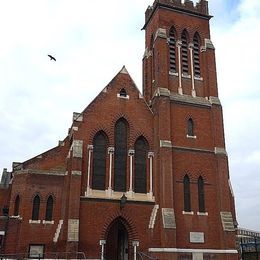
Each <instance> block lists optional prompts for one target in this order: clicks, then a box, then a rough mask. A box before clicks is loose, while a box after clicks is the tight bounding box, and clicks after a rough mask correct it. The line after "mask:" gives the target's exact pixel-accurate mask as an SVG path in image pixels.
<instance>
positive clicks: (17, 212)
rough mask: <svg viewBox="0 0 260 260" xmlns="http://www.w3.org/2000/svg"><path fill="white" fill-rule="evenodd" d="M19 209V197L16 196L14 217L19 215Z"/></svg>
mask: <svg viewBox="0 0 260 260" xmlns="http://www.w3.org/2000/svg"><path fill="white" fill-rule="evenodd" d="M19 207H20V196H19V195H17V196H16V198H15V203H14V216H18V215H19Z"/></svg>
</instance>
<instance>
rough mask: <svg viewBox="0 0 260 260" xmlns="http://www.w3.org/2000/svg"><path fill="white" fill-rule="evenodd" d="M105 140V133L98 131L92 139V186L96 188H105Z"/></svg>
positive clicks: (106, 142)
mask: <svg viewBox="0 0 260 260" xmlns="http://www.w3.org/2000/svg"><path fill="white" fill-rule="evenodd" d="M107 140H108V139H107V136H106V135H105V133H103V132H99V133H97V134H96V136H95V137H94V141H93V177H92V188H93V189H96V190H105V180H106V149H107V144H108V141H107Z"/></svg>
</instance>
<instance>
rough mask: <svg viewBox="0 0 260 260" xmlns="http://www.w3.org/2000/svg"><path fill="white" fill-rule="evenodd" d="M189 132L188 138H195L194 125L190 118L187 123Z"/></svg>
mask: <svg viewBox="0 0 260 260" xmlns="http://www.w3.org/2000/svg"><path fill="white" fill-rule="evenodd" d="M187 132H188V133H187V135H188V136H194V123H193V120H192V119H191V118H189V120H188V122H187Z"/></svg>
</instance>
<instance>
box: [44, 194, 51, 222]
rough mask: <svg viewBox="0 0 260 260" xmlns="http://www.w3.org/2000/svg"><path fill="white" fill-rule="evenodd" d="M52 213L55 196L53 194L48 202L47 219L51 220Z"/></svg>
mask: <svg viewBox="0 0 260 260" xmlns="http://www.w3.org/2000/svg"><path fill="white" fill-rule="evenodd" d="M52 213H53V198H52V196H49V197H48V199H47V204H46V211H45V220H47V221H51V220H52Z"/></svg>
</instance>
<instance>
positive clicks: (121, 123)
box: [114, 118, 128, 191]
mask: <svg viewBox="0 0 260 260" xmlns="http://www.w3.org/2000/svg"><path fill="white" fill-rule="evenodd" d="M127 129H128V124H127V121H126V120H125V119H124V118H121V119H119V120H118V121H117V122H116V125H115V157H114V162H115V163H114V165H115V166H114V167H115V169H114V189H115V191H126V166H127Z"/></svg>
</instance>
